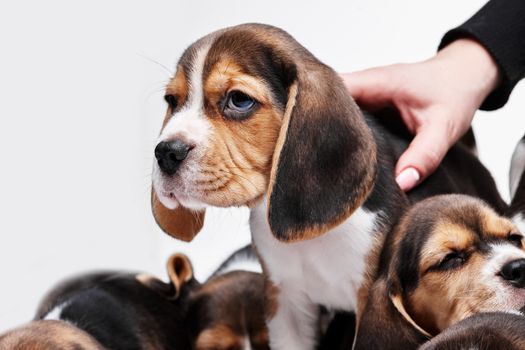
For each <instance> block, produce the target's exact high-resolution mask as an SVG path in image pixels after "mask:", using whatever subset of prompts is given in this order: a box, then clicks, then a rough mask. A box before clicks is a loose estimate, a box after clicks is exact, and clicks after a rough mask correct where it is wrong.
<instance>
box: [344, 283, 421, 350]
mask: <svg viewBox="0 0 525 350" xmlns="http://www.w3.org/2000/svg"><path fill="white" fill-rule="evenodd" d="M400 305H401V310H402V311H401V310H400V309H399V308H398V307H399V306H400ZM403 311H404V314H402V312H403ZM405 315H406V316H408V314H407V313H406V310H405V309H404V306H402V303H401V304H399V303H398V297H397V296H392V295H391V294H390V292H389V288H388V286H387V282H386V280H385V279H380V280H378V281H377V282H375V283H374V285H373V286H372V288H371V289H370V293H369V296H368V300H367V303H366V305H365V307H364V309H363V314H362V315H358V316H359V320H358V326H357V332H356V338H355V342H354V350H364V349H416V348H417V347H418V345H419V344H422V343H423V342H425V341H426V340H428V338H429V337H430V336H429V335H428V333H426V332H424V331H423V332H424V333H422V332H421V330H420V328H419V327H418V326H417V324H415V322H413V321H412V323H411V320H412V319H411V318H410V316H408V317H409V319H407V318H406V317H405ZM414 325H415V326H417V327H418V328H416V327H414Z"/></svg>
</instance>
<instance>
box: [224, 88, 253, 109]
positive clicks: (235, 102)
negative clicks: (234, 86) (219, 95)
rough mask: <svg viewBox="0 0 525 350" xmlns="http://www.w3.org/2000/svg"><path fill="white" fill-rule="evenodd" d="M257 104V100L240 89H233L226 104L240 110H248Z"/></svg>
mask: <svg viewBox="0 0 525 350" xmlns="http://www.w3.org/2000/svg"><path fill="white" fill-rule="evenodd" d="M254 105H255V100H254V99H253V98H251V97H250V96H248V95H246V94H245V93H243V92H240V91H232V92H230V93H229V94H228V100H227V102H226V106H227V107H228V108H230V109H233V110H235V111H238V112H248V111H249V110H250V109H251V108H252V107H253V106H254Z"/></svg>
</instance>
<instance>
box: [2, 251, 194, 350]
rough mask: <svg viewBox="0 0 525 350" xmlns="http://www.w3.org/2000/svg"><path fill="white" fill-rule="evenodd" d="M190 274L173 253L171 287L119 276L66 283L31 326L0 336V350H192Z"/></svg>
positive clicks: (186, 264) (105, 275) (88, 277)
mask: <svg viewBox="0 0 525 350" xmlns="http://www.w3.org/2000/svg"><path fill="white" fill-rule="evenodd" d="M192 271H193V270H192V267H191V264H190V262H189V260H188V258H187V257H186V256H184V255H182V254H176V255H173V256H172V257H171V258H170V260H169V263H168V273H169V276H170V280H171V281H170V283H164V282H162V281H161V280H159V279H157V278H155V277H152V276H149V275H143V274H130V273H119V272H103V273H93V274H87V275H82V276H79V277H76V278H72V279H69V280H66V281H65V282H63V283H61V284H60V285H58V286H57V287H56V288H55V289H53V290H52V291H51V292H50V293H49V294H48V295H47V296H46V297H45V298H44V300H43V301H42V303H41V305H40V307H39V308H38V311H37V313H36V316H35V320H34V321H33V322H31V323H29V324H27V325H25V326H23V327H21V328H18V329H15V330H13V331H10V332H9V333H7V334H5V335H3V336H0V349H24V350H26V349H35V350H37V349H38V350H70V349H90V350H92V349H97V350H98V349H112V350H118V349H122V350H133V349H136V350H140V349H158V350H162V349H166V350H167V349H170V350H176V349H190V342H189V339H188V336H187V330H186V326H185V324H184V319H183V316H184V307H185V303H186V300H187V298H188V294H189V290H190V289H192V288H194V287H196V284H197V282H196V281H195V280H194V279H193V272H192Z"/></svg>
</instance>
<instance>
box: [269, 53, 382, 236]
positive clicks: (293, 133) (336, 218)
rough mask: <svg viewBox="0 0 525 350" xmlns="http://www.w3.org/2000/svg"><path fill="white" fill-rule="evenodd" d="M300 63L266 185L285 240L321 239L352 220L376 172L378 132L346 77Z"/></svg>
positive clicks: (274, 224)
mask: <svg viewBox="0 0 525 350" xmlns="http://www.w3.org/2000/svg"><path fill="white" fill-rule="evenodd" d="M301 61H304V62H305V63H301V66H297V67H295V69H296V79H295V81H294V82H293V83H291V85H290V87H289V88H288V101H287V104H286V109H285V114H284V118H283V123H282V127H281V131H280V134H279V137H278V140H277V144H276V149H275V153H274V156H273V164H272V171H271V177H270V185H269V189H268V198H269V203H268V220H269V223H270V227H271V230H272V232H273V234H274V236H275V237H276V238H277V239H279V240H281V241H285V242H291V241H300V240H304V239H309V238H314V237H317V236H319V235H321V234H323V233H325V232H326V231H328V230H329V229H330V228H332V227H335V226H337V225H338V224H340V223H341V222H342V221H344V220H345V219H346V218H348V217H349V216H350V215H351V214H352V212H354V210H356V209H357V208H358V207H359V206H360V205H361V204H362V203H363V202H364V200H365V198H366V196H367V195H368V193H369V191H370V190H371V188H372V186H373V181H374V179H375V172H376V161H375V160H376V149H375V142H374V140H373V136H372V134H371V131H370V129H369V128H368V126H367V125H366V123H365V121H364V118H363V116H362V114H361V112H360V110H359V108H358V107H357V105H356V104H355V102H354V101H353V100H352V98H351V97H350V96H349V95H348V93H347V91H346V89H345V87H344V85H343V83H342V81H341V79H340V78H339V77H338V76H337V74H336V73H335V72H334V71H333V70H332V69H330V68H329V67H327V66H325V65H323V64H322V63H320V62H318V61H316V60H315V58H313V57H308V58H307V59H305V60H301Z"/></svg>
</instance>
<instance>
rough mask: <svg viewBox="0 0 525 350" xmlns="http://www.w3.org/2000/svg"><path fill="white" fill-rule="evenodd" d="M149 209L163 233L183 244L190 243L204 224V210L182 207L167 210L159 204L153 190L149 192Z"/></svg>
mask: <svg viewBox="0 0 525 350" xmlns="http://www.w3.org/2000/svg"><path fill="white" fill-rule="evenodd" d="M151 209H152V211H153V216H154V217H155V221H156V222H157V224H158V225H159V226H160V228H161V229H162V230H163V231H164V232H166V233H167V234H169V235H170V236H172V237H175V238H177V239H180V240H182V241H185V242H189V241H191V240H192V239H193V238H194V237H195V236H196V235H197V233H199V231H200V230H201V229H202V225H203V224H204V214H205V210H202V211H192V210H190V209H187V208H184V207H182V206H179V207H177V208H176V209H173V210H172V209H168V208H166V207H165V206H164V205H163V204H162V203H161V202H160V200H159V198H158V197H157V194H156V193H155V190H151Z"/></svg>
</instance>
